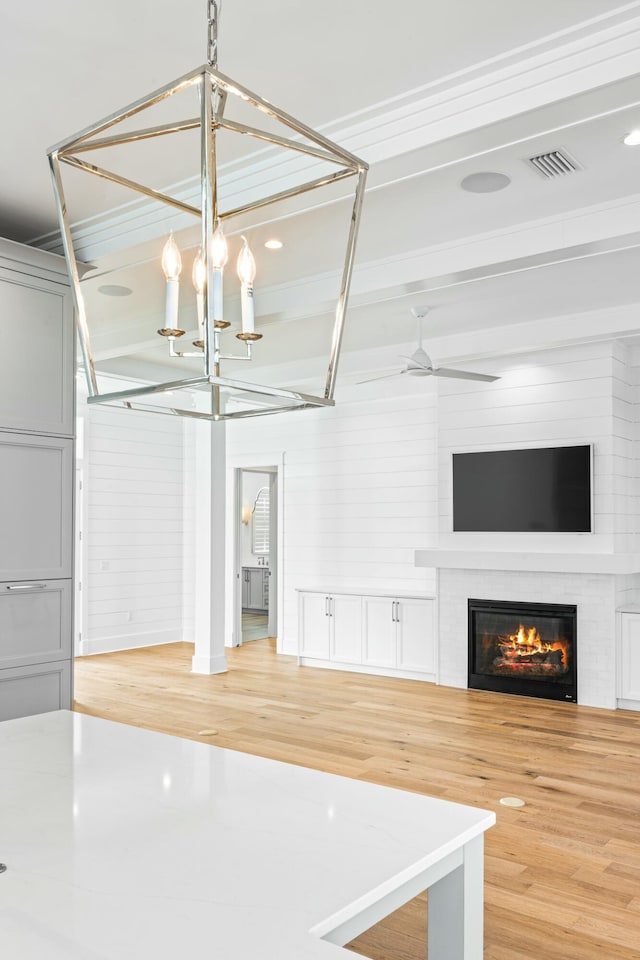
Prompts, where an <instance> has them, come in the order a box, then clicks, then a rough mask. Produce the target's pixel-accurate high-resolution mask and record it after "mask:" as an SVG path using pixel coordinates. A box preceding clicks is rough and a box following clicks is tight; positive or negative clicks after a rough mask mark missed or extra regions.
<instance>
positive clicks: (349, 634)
mask: <svg viewBox="0 0 640 960" xmlns="http://www.w3.org/2000/svg"><path fill="white" fill-rule="evenodd" d="M361 610H362V602H361V600H360V597H347V596H342V595H337V596H333V597H330V598H329V620H330V637H331V659H332V660H338V661H340V662H342V663H362V612H361Z"/></svg>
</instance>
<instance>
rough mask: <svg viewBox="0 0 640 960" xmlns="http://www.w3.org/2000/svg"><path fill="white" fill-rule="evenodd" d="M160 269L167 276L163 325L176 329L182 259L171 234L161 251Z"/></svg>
mask: <svg viewBox="0 0 640 960" xmlns="http://www.w3.org/2000/svg"><path fill="white" fill-rule="evenodd" d="M162 269H163V271H164V275H165V277H166V278H167V299H166V307H165V327H167V328H169V329H176V328H177V326H178V298H179V294H180V280H179V277H180V272H181V270H182V259H181V257H180V251H179V250H178V247H177V244H176V242H175V240H174V239H173V234H171V235H170V237H169V239H168V240H167V242H166V243H165V245H164V250H163V251H162Z"/></svg>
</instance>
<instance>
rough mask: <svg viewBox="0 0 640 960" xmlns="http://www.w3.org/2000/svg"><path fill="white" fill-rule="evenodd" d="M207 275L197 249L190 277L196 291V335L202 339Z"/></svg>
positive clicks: (200, 253)
mask: <svg viewBox="0 0 640 960" xmlns="http://www.w3.org/2000/svg"><path fill="white" fill-rule="evenodd" d="M206 275H207V268H206V266H205V263H204V259H203V256H202V250H201V249H200V250H198V255H197V256H196V258H195V260H194V261H193V271H192V273H191V279H192V281H193V286H194V289H195V291H196V311H197V314H198V337H199V338H200V340H203V339H204V282H205V278H206Z"/></svg>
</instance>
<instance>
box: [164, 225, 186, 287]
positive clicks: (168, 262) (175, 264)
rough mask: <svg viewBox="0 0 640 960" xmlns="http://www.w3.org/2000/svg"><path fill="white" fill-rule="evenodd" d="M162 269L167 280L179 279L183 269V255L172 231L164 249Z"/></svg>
mask: <svg viewBox="0 0 640 960" xmlns="http://www.w3.org/2000/svg"><path fill="white" fill-rule="evenodd" d="M162 269H163V270H164V275H165V277H166V278H167V280H171V281H174V280H178V278H179V277H180V273H181V271H182V257H181V256H180V251H179V249H178V244H177V243H176V242H175V240H174V239H173V234H172V233H171V234H170V235H169V239H168V240H167V242H166V243H165V245H164V250H163V251H162Z"/></svg>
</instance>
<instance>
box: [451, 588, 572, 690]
mask: <svg viewBox="0 0 640 960" xmlns="http://www.w3.org/2000/svg"><path fill="white" fill-rule="evenodd" d="M576 677H577V673H576V607H575V606H574V605H561V604H542V603H515V602H507V601H500V600H469V686H470V687H471V688H473V689H475V690H496V691H499V692H502V693H515V694H519V695H521V696H529V697H544V698H546V699H550V700H568V701H571V702H573V703H575V702H577V699H578V697H577V683H576Z"/></svg>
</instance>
